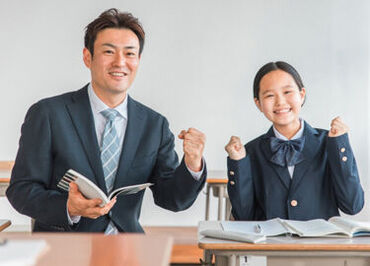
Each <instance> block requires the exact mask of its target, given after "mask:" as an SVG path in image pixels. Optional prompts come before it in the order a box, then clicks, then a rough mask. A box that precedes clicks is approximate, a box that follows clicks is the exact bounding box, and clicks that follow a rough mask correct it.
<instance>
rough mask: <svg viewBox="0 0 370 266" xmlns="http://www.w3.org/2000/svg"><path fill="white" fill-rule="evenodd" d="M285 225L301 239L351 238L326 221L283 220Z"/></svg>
mask: <svg viewBox="0 0 370 266" xmlns="http://www.w3.org/2000/svg"><path fill="white" fill-rule="evenodd" d="M283 223H284V224H285V225H286V226H288V227H289V228H291V229H292V230H294V231H295V232H296V233H297V234H298V235H299V236H301V237H321V236H350V234H348V233H347V232H346V231H345V230H343V229H342V228H340V227H338V226H336V225H335V224H332V223H329V222H327V221H325V220H324V219H315V220H309V221H294V220H283Z"/></svg>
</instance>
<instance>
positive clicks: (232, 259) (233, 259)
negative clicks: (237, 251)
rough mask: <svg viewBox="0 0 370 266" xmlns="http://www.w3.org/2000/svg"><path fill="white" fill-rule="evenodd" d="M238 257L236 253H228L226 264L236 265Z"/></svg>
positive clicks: (228, 265)
mask: <svg viewBox="0 0 370 266" xmlns="http://www.w3.org/2000/svg"><path fill="white" fill-rule="evenodd" d="M237 259H239V256H237V255H230V256H229V259H228V263H227V266H236V261H237Z"/></svg>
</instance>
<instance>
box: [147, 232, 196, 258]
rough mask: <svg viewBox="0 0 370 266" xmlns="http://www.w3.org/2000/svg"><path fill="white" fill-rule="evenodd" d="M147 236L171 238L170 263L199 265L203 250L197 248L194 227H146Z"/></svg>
mask: <svg viewBox="0 0 370 266" xmlns="http://www.w3.org/2000/svg"><path fill="white" fill-rule="evenodd" d="M144 231H145V233H146V234H147V235H148V236H151V235H166V236H170V237H172V238H173V247H172V254H171V260H170V261H171V263H185V264H186V263H193V264H196V263H199V260H200V259H202V258H203V250H201V249H200V248H199V247H198V236H197V227H196V226H146V227H144Z"/></svg>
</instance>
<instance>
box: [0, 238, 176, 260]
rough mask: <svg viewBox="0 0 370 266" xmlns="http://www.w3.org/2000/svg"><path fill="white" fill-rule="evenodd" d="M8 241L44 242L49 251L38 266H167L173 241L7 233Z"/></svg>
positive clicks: (168, 239)
mask: <svg viewBox="0 0 370 266" xmlns="http://www.w3.org/2000/svg"><path fill="white" fill-rule="evenodd" d="M1 237H5V238H7V239H44V240H46V242H47V244H48V246H49V247H48V249H47V250H46V252H45V253H44V254H42V255H41V257H40V258H39V259H38V260H37V263H36V266H50V265H53V266H65V265H68V266H75V265H76V266H77V265H78V266H85V265H86V266H87V265H89V266H101V265H112V266H116V265H117V266H118V265H130V266H156V265H158V266H165V265H168V263H169V259H170V254H171V246H172V238H170V237H168V236H145V235H143V234H120V235H112V236H106V235H103V234H82V233H34V234H32V235H31V234H24V233H21V234H20V233H4V234H2V235H1Z"/></svg>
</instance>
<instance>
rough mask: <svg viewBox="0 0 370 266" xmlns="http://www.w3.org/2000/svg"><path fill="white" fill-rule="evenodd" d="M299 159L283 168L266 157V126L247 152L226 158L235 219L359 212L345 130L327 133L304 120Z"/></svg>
mask: <svg viewBox="0 0 370 266" xmlns="http://www.w3.org/2000/svg"><path fill="white" fill-rule="evenodd" d="M303 134H304V136H305V138H306V139H305V145H304V148H303V151H302V152H303V155H304V158H305V159H304V161H302V162H300V163H298V164H296V165H295V168H294V173H293V178H290V175H289V172H288V168H287V167H281V166H279V165H276V164H274V163H272V162H271V161H270V158H271V157H272V152H271V149H270V145H269V138H270V137H272V136H275V135H274V132H273V129H272V127H271V128H270V130H269V131H268V132H267V133H266V134H264V135H262V136H260V137H258V138H256V139H254V140H253V141H251V142H249V143H247V144H246V145H245V148H246V152H247V156H246V157H245V158H243V159H241V160H239V161H235V160H231V159H230V158H228V161H227V164H228V177H229V183H228V192H229V197H230V200H231V204H232V214H233V216H234V217H235V219H236V220H267V219H272V218H276V217H280V218H284V219H292V220H309V219H315V218H323V219H328V218H330V217H332V216H336V215H339V211H338V209H340V210H341V211H343V212H345V213H347V214H356V213H358V212H359V211H360V210H361V209H362V207H363V205H364V193H363V190H362V187H361V185H360V180H359V176H358V172H357V166H356V161H355V158H354V155H353V153H352V149H351V146H350V144H349V140H348V135H347V134H344V135H342V136H339V137H334V138H329V137H328V131H327V130H322V129H314V128H312V127H311V126H310V125H309V124H307V123H305V126H304V132H303Z"/></svg>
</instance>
